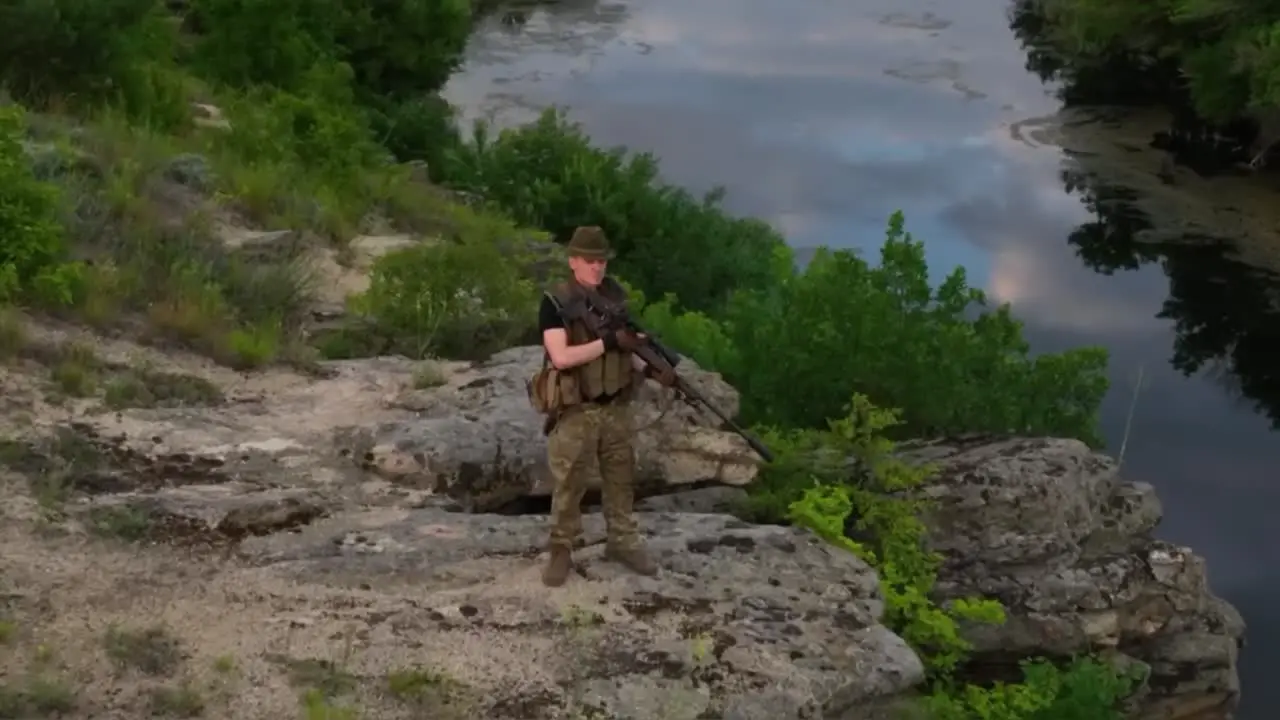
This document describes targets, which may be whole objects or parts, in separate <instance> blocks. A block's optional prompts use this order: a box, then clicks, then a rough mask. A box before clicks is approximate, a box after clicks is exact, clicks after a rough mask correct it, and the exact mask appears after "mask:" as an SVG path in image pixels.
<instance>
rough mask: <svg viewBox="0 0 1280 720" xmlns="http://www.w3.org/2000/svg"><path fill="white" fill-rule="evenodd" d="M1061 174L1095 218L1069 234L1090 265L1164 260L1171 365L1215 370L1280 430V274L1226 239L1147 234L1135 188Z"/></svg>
mask: <svg viewBox="0 0 1280 720" xmlns="http://www.w3.org/2000/svg"><path fill="white" fill-rule="evenodd" d="M1062 181H1063V184H1064V185H1065V186H1066V189H1067V191H1068V192H1070V193H1074V194H1077V195H1079V196H1080V197H1081V198H1082V199H1083V202H1084V204H1085V206H1086V207H1088V208H1089V210H1090V212H1092V213H1093V215H1094V217H1095V219H1094V220H1093V221H1092V222H1088V223H1085V224H1083V225H1081V226H1079V227H1078V228H1076V229H1075V230H1074V231H1072V233H1071V235H1070V236H1069V237H1068V239H1067V242H1068V243H1069V244H1070V245H1071V246H1072V247H1073V248H1074V249H1075V253H1076V255H1077V256H1078V257H1079V258H1080V259H1081V260H1082V261H1083V262H1084V264H1085V265H1086V266H1087V267H1089V268H1091V269H1092V270H1094V271H1096V272H1099V273H1103V274H1106V275H1112V274H1115V273H1116V272H1123V271H1132V270H1137V269H1138V268H1139V267H1141V266H1143V265H1145V264H1148V263H1156V262H1158V263H1159V264H1160V266H1161V268H1163V270H1164V272H1165V275H1167V276H1168V278H1169V294H1168V297H1167V298H1166V299H1165V301H1164V306H1163V308H1162V309H1161V311H1160V312H1159V313H1158V315H1157V317H1159V318H1162V319H1166V320H1172V321H1173V323H1174V331H1175V340H1174V347H1173V357H1172V358H1171V360H1170V362H1171V364H1172V365H1173V367H1174V368H1176V369H1178V370H1179V371H1181V372H1182V373H1184V374H1186V375H1192V374H1195V373H1199V372H1202V371H1204V372H1205V373H1207V374H1208V375H1210V376H1212V377H1215V378H1216V379H1217V380H1218V381H1219V383H1220V384H1222V385H1223V386H1224V387H1226V388H1227V389H1229V390H1231V391H1232V392H1233V394H1236V395H1238V396H1239V397H1242V398H1245V399H1247V400H1248V401H1249V402H1250V404H1252V405H1253V406H1254V407H1255V408H1256V409H1257V410H1258V411H1259V412H1261V413H1264V414H1265V415H1266V416H1267V417H1268V418H1269V419H1270V420H1271V424H1272V427H1273V428H1277V429H1280V275H1277V274H1275V273H1270V272H1266V271H1263V270H1260V269H1257V268H1253V267H1250V266H1248V265H1245V264H1244V263H1242V262H1240V261H1238V260H1236V259H1234V258H1232V257H1231V255H1230V243H1229V241H1227V240H1224V239H1220V238H1210V237H1204V236H1198V235H1184V236H1182V237H1181V238H1179V239H1178V240H1177V241H1151V240H1148V239H1144V234H1146V233H1147V231H1150V230H1151V229H1152V224H1151V222H1150V221H1149V220H1148V219H1147V217H1146V216H1145V215H1144V214H1143V213H1142V212H1141V211H1139V210H1137V209H1136V208H1135V207H1134V200H1135V194H1134V193H1133V192H1132V191H1130V190H1127V189H1125V188H1119V187H1113V186H1108V185H1106V184H1103V183H1101V182H1098V181H1097V180H1096V178H1091V177H1089V176H1088V175H1086V174H1085V173H1084V172H1082V171H1079V170H1075V169H1069V170H1064V171H1063V173H1062Z"/></svg>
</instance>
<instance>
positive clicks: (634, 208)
mask: <svg viewBox="0 0 1280 720" xmlns="http://www.w3.org/2000/svg"><path fill="white" fill-rule="evenodd" d="M442 170H443V175H442V179H443V180H444V181H445V182H446V183H447V184H449V185H452V186H455V187H457V188H459V189H462V190H467V191H470V192H474V193H477V194H478V195H480V196H481V197H484V198H485V199H487V200H488V201H489V202H491V203H493V204H494V205H496V206H497V207H498V208H500V209H501V210H502V211H503V212H505V213H507V214H509V215H511V216H512V218H513V219H515V220H516V221H517V222H519V223H521V224H525V225H531V226H534V227H538V228H541V229H544V230H547V231H549V232H551V233H552V234H553V235H555V236H556V237H557V238H558V239H560V240H567V239H568V237H569V235H570V234H571V233H572V232H573V228H575V227H577V226H578V225H600V226H601V227H603V228H604V229H605V231H606V232H607V233H608V234H609V238H610V240H611V241H612V242H613V245H614V247H615V248H616V249H617V250H618V252H619V259H618V261H617V262H616V272H618V273H620V274H622V275H623V276H625V277H626V278H627V279H628V280H629V281H630V282H631V283H632V284H633V285H635V286H636V287H637V288H639V289H640V290H641V291H643V292H645V293H646V294H649V295H652V296H655V297H656V296H660V295H662V294H664V293H672V294H674V295H675V296H676V297H677V298H678V299H679V300H678V302H679V303H680V304H681V305H682V306H683V307H686V308H692V309H696V310H707V309H711V308H717V307H720V306H722V305H723V304H724V303H725V301H726V300H727V299H728V297H729V295H730V294H731V293H732V291H733V290H735V289H738V288H749V287H750V288H758V287H765V286H768V285H770V284H771V283H773V282H774V281H775V279H776V278H777V276H778V273H777V267H778V254H779V253H785V254H786V255H788V256H789V255H790V253H789V252H788V251H786V250H785V245H784V244H783V242H782V238H781V237H780V236H779V235H778V233H777V232H776V231H774V230H773V229H772V228H770V227H769V226H768V225H766V224H765V223H762V222H760V221H759V220H754V219H749V218H734V217H730V216H729V215H727V214H726V213H725V212H724V211H723V210H721V209H720V208H719V199H720V193H719V192H715V193H711V194H709V195H708V196H707V197H704V198H702V199H701V200H699V199H697V198H695V197H694V196H692V195H690V194H689V193H688V192H687V191H685V190H682V189H680V188H677V187H673V186H671V185H666V184H664V183H662V182H661V181H660V179H659V178H658V165H657V162H656V161H655V159H654V157H653V156H652V155H649V154H644V153H641V154H632V155H628V154H627V153H626V151H625V149H622V148H618V149H615V150H610V151H604V150H599V149H596V148H594V147H592V146H591V143H590V139H589V138H588V137H587V136H586V135H585V134H584V133H583V132H582V130H581V128H579V127H578V126H577V125H575V124H573V123H570V122H568V121H567V120H566V119H565V118H564V116H563V115H561V114H560V113H558V112H556V111H554V110H549V111H547V112H546V113H544V114H543V116H542V117H541V118H540V119H539V120H538V121H537V122H536V123H533V124H531V125H528V126H525V127H521V128H518V129H515V130H510V131H505V132H502V133H500V134H499V135H498V136H497V137H496V138H491V137H490V136H489V133H488V131H487V130H486V128H485V127H484V126H483V125H481V126H479V127H477V129H476V131H475V133H474V136H473V138H472V140H471V142H470V143H468V144H467V145H465V146H463V147H462V148H460V149H459V150H458V152H457V153H456V154H455V156H454V158H453V162H451V163H449V165H448V167H446V168H443V169H442ZM783 263H784V266H785V265H789V264H790V261H789V260H784V261H783Z"/></svg>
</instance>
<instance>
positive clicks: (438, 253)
mask: <svg viewBox="0 0 1280 720" xmlns="http://www.w3.org/2000/svg"><path fill="white" fill-rule="evenodd" d="M525 275H526V273H525V270H524V266H523V265H522V263H520V262H518V260H514V259H512V258H511V257H509V256H508V255H507V254H505V253H504V252H503V250H502V249H501V248H500V246H499V245H498V243H497V242H495V241H494V239H492V238H477V239H473V240H469V241H465V242H449V241H440V242H438V243H424V244H421V245H415V246H411V247H408V248H404V249H402V250H397V251H395V252H391V253H388V254H386V255H384V256H382V257H381V258H379V259H378V261H377V262H376V263H375V264H374V267H373V271H372V274H371V278H370V286H369V289H368V291H366V292H365V293H363V294H362V295H360V296H358V297H356V298H354V299H353V301H352V306H353V308H354V309H355V310H356V311H357V313H358V314H359V315H362V316H364V317H366V318H368V320H369V321H370V323H371V325H372V327H373V328H374V332H375V333H377V334H378V335H380V336H382V337H384V338H387V339H388V340H389V341H390V346H391V349H392V350H394V351H396V352H401V353H403V354H406V355H409V356H410V357H413V358H416V359H421V358H426V357H431V356H434V357H446V358H466V359H477V358H482V357H484V356H486V355H488V354H491V353H493V352H494V351H496V350H500V349H503V348H505V347H510V346H511V345H512V344H514V342H515V341H516V340H517V339H519V338H521V337H527V336H528V335H529V333H530V330H531V329H534V328H536V313H537V308H538V294H537V293H538V291H537V288H536V287H534V285H533V283H532V282H531V281H530V280H529V279H528V278H527V277H525Z"/></svg>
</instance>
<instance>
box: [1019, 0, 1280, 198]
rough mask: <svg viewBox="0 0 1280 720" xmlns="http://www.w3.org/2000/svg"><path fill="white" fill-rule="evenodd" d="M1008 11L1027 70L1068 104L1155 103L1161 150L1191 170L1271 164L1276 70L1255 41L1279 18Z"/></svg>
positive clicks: (1157, 11)
mask: <svg viewBox="0 0 1280 720" xmlns="http://www.w3.org/2000/svg"><path fill="white" fill-rule="evenodd" d="M1012 15H1013V27H1014V30H1015V32H1016V33H1017V34H1018V35H1019V37H1020V38H1021V40H1022V41H1023V43H1024V46H1025V47H1027V49H1028V53H1029V58H1030V61H1029V67H1031V68H1032V69H1034V70H1035V71H1036V72H1037V73H1038V74H1040V76H1041V77H1042V78H1043V79H1045V80H1046V81H1048V80H1053V81H1056V82H1060V83H1061V84H1062V86H1061V88H1060V90H1059V93H1060V95H1061V96H1062V97H1063V98H1064V99H1065V100H1066V101H1067V102H1068V103H1070V104H1073V105H1099V104H1101V105H1113V104H1116V105H1125V106H1130V107H1144V106H1156V107H1163V108H1164V109H1165V110H1167V111H1169V112H1170V113H1171V115H1170V121H1169V123H1168V125H1167V127H1166V128H1164V132H1163V133H1161V134H1162V135H1163V140H1161V142H1162V143H1163V144H1164V146H1165V147H1164V149H1166V150H1168V151H1170V152H1171V153H1172V154H1173V156H1174V157H1176V158H1177V159H1178V160H1179V161H1180V162H1183V163H1187V164H1189V165H1191V166H1193V167H1195V166H1199V167H1197V170H1198V171H1199V172H1205V171H1208V172H1212V173H1215V174H1216V173H1221V172H1224V171H1225V172H1252V171H1256V170H1259V169H1268V168H1270V166H1271V165H1272V163H1271V161H1272V160H1273V156H1274V151H1275V144H1276V142H1277V141H1278V140H1280V134H1277V133H1278V132H1280V124H1278V121H1280V95H1277V94H1276V93H1275V91H1274V90H1273V89H1272V88H1271V85H1270V83H1269V81H1268V80H1267V78H1270V77H1272V76H1273V75H1274V74H1275V72H1276V71H1277V70H1278V69H1280V66H1277V63H1276V60H1275V59H1274V58H1273V57H1271V55H1270V54H1268V53H1265V52H1257V51H1256V46H1255V43H1256V42H1258V41H1257V40H1256V38H1259V37H1263V36H1265V34H1266V33H1267V32H1269V28H1270V27H1271V26H1272V25H1273V24H1274V23H1275V22H1276V21H1277V20H1280V17H1277V16H1275V13H1274V12H1273V11H1271V10H1269V9H1267V10H1260V11H1258V12H1240V9H1239V8H1238V7H1236V6H1233V5H1231V4H1230V3H1214V2H1210V3H1199V4H1196V3H1190V4H1189V3H1175V4H1173V5H1169V6H1157V5H1152V4H1149V3H1140V2H1129V1H1128V0H1126V1H1125V2H1123V3H1121V4H1120V5H1119V6H1115V5H1105V4H1102V3H1096V2H1091V0H1018V2H1016V3H1014V7H1013V10H1012Z"/></svg>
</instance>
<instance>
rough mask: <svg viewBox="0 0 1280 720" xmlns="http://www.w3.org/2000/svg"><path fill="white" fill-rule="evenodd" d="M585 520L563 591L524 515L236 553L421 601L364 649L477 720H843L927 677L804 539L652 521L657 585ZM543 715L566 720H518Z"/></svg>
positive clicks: (596, 524) (343, 518) (271, 539)
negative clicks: (453, 685)
mask: <svg viewBox="0 0 1280 720" xmlns="http://www.w3.org/2000/svg"><path fill="white" fill-rule="evenodd" d="M584 520H585V522H584V526H585V527H584V531H585V533H584V536H585V537H584V540H585V547H584V549H581V550H579V551H578V552H577V553H576V554H575V560H576V564H577V571H578V574H577V575H573V576H571V577H570V580H569V582H568V584H567V585H566V586H565V587H563V588H557V589H554V590H552V589H547V588H545V587H543V586H542V585H541V584H540V582H539V581H538V575H539V571H540V561H541V557H540V555H539V547H540V546H541V545H542V543H543V541H544V539H545V530H546V528H545V522H544V521H543V520H542V519H541V518H533V517H527V516H526V517H518V516H516V517H513V516H492V515H479V514H461V513H448V512H444V511H441V510H438V509H423V510H416V511H395V512H389V511H376V512H358V513H351V514H344V515H336V516H334V517H332V518H330V519H328V520H323V521H321V522H318V523H315V524H313V525H311V526H309V527H307V528H305V529H304V530H302V531H301V532H300V533H297V534H280V535H272V536H268V537H262V538H253V539H250V540H248V541H246V542H245V543H244V545H243V546H242V548H243V552H244V555H245V559H246V561H247V562H248V563H250V564H251V565H253V566H257V567H259V568H261V569H262V571H263V572H267V573H270V574H271V575H273V576H276V577H281V578H283V579H284V580H285V581H287V582H302V583H308V584H316V583H320V584H324V585H326V586H330V587H339V588H374V589H377V590H378V591H379V592H381V593H397V592H402V593H411V594H412V596H413V598H414V602H413V603H411V604H399V605H396V606H393V607H388V608H386V609H382V608H378V609H370V611H369V616H370V617H369V619H368V622H369V624H370V626H371V627H370V629H369V633H370V635H371V636H373V637H374V638H379V637H381V636H387V638H386V640H387V641H388V643H387V644H388V647H394V646H395V643H394V642H391V636H392V635H393V634H396V633H400V634H403V636H404V637H405V638H410V637H411V638H412V639H413V642H414V643H415V644H419V645H425V646H428V647H431V648H433V649H435V650H436V651H437V652H436V659H437V662H438V663H439V665H440V667H441V669H442V671H444V672H445V673H446V674H447V675H448V676H450V677H453V678H457V679H458V680H460V681H462V682H464V683H466V684H467V685H468V686H469V687H472V688H473V689H475V690H476V694H477V696H478V697H480V698H483V704H484V705H485V707H484V708H483V712H477V713H476V714H475V715H474V716H475V717H494V718H499V717H510V716H511V715H509V714H508V713H507V712H504V708H526V709H527V708H529V707H531V706H536V705H542V706H544V707H545V706H548V705H549V706H554V707H558V708H562V709H565V710H569V711H571V712H572V711H573V710H577V711H578V712H585V713H587V715H586V716H588V717H596V716H597V715H596V714H591V713H592V712H594V713H604V714H603V715H600V716H601V717H616V718H636V720H649V719H650V718H664V719H665V718H689V720H693V718H696V717H720V716H722V715H723V716H724V717H740V718H754V717H764V716H762V715H760V714H759V713H758V712H756V713H751V712H750V711H749V709H750V708H767V709H768V711H769V715H768V717H769V718H770V720H785V719H786V718H797V719H798V718H802V717H845V716H846V715H845V714H844V713H847V712H850V711H851V709H853V708H857V707H860V706H861V705H862V704H864V703H868V702H873V701H876V700H878V699H882V698H887V697H893V696H896V695H898V694H899V693H902V692H904V691H906V690H907V689H909V688H910V687H911V686H913V685H915V684H916V683H917V682H919V681H920V680H921V679H922V675H923V668H922V665H921V663H920V660H919V659H918V658H917V657H916V656H915V654H914V653H913V652H912V651H911V650H910V649H909V648H908V647H907V646H906V644H905V643H904V642H903V641H902V639H901V638H899V637H897V636H896V635H894V634H893V633H891V632H889V631H888V630H886V629H885V628H884V627H882V626H880V625H879V624H878V618H879V617H880V615H881V613H882V612H883V600H882V598H881V596H880V594H879V586H878V582H877V579H876V576H875V574H874V572H873V571H872V570H871V569H870V568H869V567H867V566H866V565H865V564H864V563H863V562H862V561H861V560H859V559H857V558H856V557H855V556H853V555H852V554H850V553H846V552H843V551H840V550H838V549H835V548H832V547H830V546H829V545H827V544H825V543H823V542H822V541H820V540H818V539H817V538H816V537H814V536H813V535H812V534H810V533H807V532H804V531H801V530H797V529H793V528H781V527H773V526H752V525H748V524H745V523H742V522H741V521H738V520H736V519H734V518H732V517H729V516H724V515H710V514H695V515H683V514H676V513H658V514H641V515H639V520H640V523H641V526H642V528H643V530H644V532H645V534H646V535H647V536H648V539H647V542H648V544H649V547H650V550H651V551H652V552H653V553H654V555H655V558H656V559H657V560H658V562H659V565H660V566H661V572H660V574H659V576H658V577H654V578H646V577H641V576H638V575H635V574H633V573H631V572H629V571H627V570H626V569H625V568H622V567H621V566H619V565H616V564H614V563H610V562H607V561H605V560H604V559H603V556H602V550H603V548H602V546H601V545H602V541H603V539H604V538H603V535H604V528H603V525H602V522H601V519H600V517H599V516H598V515H589V516H587V517H586V518H585V519H584ZM346 614H347V616H348V617H351V616H353V615H356V614H358V613H356V612H355V611H349V612H347V613H346ZM401 644H403V641H402V643H401ZM526 712H527V710H526ZM515 716H517V717H519V716H520V715H518V714H517V715H515ZM539 716H541V717H553V716H555V717H564V716H565V715H553V714H550V713H548V714H545V715H544V714H541V713H539V714H533V713H530V714H527V715H524V716H523V717H539ZM568 716H572V715H571V714H570V715H568ZM847 716H848V717H853V716H854V715H847Z"/></svg>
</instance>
